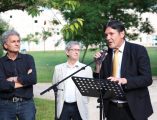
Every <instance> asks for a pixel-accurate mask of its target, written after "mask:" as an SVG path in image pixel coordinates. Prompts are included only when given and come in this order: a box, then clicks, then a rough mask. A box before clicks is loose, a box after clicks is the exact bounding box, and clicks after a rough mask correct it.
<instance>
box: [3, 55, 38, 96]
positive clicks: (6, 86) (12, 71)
mask: <svg viewBox="0 0 157 120" xmlns="http://www.w3.org/2000/svg"><path fill="white" fill-rule="evenodd" d="M29 69H32V72H31V73H30V74H28V70H29ZM14 76H18V81H19V82H20V83H22V85H23V87H22V88H14V86H15V83H14V82H10V81H7V80H6V79H7V78H9V77H14ZM36 82H37V77H36V69H35V63H34V59H33V57H32V56H31V55H28V54H21V53H19V54H18V56H17V58H16V59H15V60H14V61H13V60H11V59H9V58H8V57H7V55H5V56H3V57H1V58H0V98H2V99H9V98H11V97H14V96H16V97H22V98H26V99H30V98H32V97H33V85H34V84H36Z"/></svg>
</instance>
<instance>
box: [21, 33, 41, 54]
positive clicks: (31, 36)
mask: <svg viewBox="0 0 157 120" xmlns="http://www.w3.org/2000/svg"><path fill="white" fill-rule="evenodd" d="M37 34H38V33H36V34H35V35H34V34H31V33H30V34H28V35H27V36H26V37H25V38H23V39H22V41H24V42H28V49H29V51H30V43H31V42H35V43H36V44H38V41H39V38H38V37H37Z"/></svg>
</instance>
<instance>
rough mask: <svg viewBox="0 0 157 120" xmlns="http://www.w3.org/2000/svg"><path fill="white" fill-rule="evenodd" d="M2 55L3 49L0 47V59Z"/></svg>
mask: <svg viewBox="0 0 157 120" xmlns="http://www.w3.org/2000/svg"><path fill="white" fill-rule="evenodd" d="M2 55H3V47H2V45H0V57H1V56H2Z"/></svg>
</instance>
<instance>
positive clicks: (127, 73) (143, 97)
mask: <svg viewBox="0 0 157 120" xmlns="http://www.w3.org/2000/svg"><path fill="white" fill-rule="evenodd" d="M104 34H105V37H106V41H107V44H108V54H107V55H106V58H105V60H104V61H103V62H102V63H100V62H96V70H95V72H94V77H95V78H101V79H105V80H110V81H113V82H117V83H118V84H119V85H120V86H121V87H122V89H123V91H124V92H125V96H124V97H123V98H116V97H114V98H113V97H112V98H110V99H104V102H103V103H104V113H105V116H106V118H107V120H147V119H148V117H149V116H150V115H151V114H152V113H153V109H152V105H151V101H150V95H149V91H148V86H150V85H151V84H152V75H151V68H150V60H149V57H148V54H147V51H146V49H145V47H143V46H141V45H137V44H133V43H130V42H127V41H125V28H124V25H123V24H122V23H121V22H120V21H117V20H112V21H110V22H109V23H108V24H107V25H106V26H105V27H104ZM115 51H118V52H115ZM100 56H101V53H100V52H97V53H96V54H95V56H94V57H95V58H96V59H97V58H99V57H100ZM115 61H116V62H115Z"/></svg>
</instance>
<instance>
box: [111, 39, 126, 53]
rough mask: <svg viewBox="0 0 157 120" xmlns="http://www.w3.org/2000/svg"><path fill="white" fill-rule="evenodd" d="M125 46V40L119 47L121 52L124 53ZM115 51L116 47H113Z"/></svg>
mask: <svg viewBox="0 0 157 120" xmlns="http://www.w3.org/2000/svg"><path fill="white" fill-rule="evenodd" d="M124 46H125V41H124V42H123V44H122V45H121V46H120V48H119V49H118V50H119V52H121V53H123V51H124ZM113 52H114V49H113Z"/></svg>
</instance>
